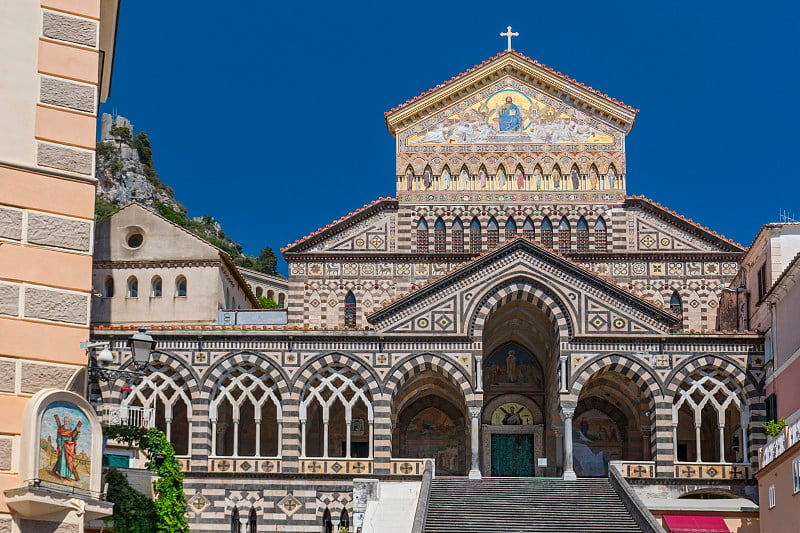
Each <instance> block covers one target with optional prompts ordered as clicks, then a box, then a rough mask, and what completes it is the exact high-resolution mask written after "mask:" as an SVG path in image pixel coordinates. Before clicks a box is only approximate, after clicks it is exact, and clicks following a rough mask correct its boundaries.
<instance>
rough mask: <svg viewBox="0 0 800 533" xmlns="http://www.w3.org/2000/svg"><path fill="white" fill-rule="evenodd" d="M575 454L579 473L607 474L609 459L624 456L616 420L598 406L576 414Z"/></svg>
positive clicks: (574, 431)
mask: <svg viewBox="0 0 800 533" xmlns="http://www.w3.org/2000/svg"><path fill="white" fill-rule="evenodd" d="M572 428H573V457H574V465H575V473H576V474H578V475H579V476H585V477H590V476H601V477H605V476H607V475H608V463H609V462H610V461H618V460H621V459H622V432H621V431H620V428H619V426H618V425H617V423H616V422H614V420H612V419H611V417H609V416H608V415H607V414H605V413H603V412H602V411H599V410H597V409H590V410H589V411H586V412H585V413H582V414H581V415H579V416H578V417H576V418H575V420H574V422H573V425H572Z"/></svg>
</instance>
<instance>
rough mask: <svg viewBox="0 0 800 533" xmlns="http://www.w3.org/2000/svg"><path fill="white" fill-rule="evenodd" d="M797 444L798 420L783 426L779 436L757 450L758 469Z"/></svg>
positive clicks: (798, 436) (798, 439)
mask: <svg viewBox="0 0 800 533" xmlns="http://www.w3.org/2000/svg"><path fill="white" fill-rule="evenodd" d="M798 442H800V420H798V421H796V422H795V423H793V424H789V425H787V426H784V428H783V431H781V432H780V434H778V435H776V436H775V437H773V438H771V439H770V440H769V442H767V444H766V445H764V446H762V447H761V448H760V449H759V450H758V467H759V468H764V467H765V466H767V465H768V464H770V463H771V462H772V461H774V460H775V459H777V458H778V457H779V456H780V455H781V454H782V453H783V452H785V451H786V450H788V449H789V448H791V447H792V446H794V445H795V444H797V443H798Z"/></svg>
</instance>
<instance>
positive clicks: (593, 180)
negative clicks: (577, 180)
mask: <svg viewBox="0 0 800 533" xmlns="http://www.w3.org/2000/svg"><path fill="white" fill-rule="evenodd" d="M599 183H600V180H599V179H598V178H597V169H596V168H595V167H594V166H592V168H590V169H589V188H590V189H591V190H593V191H594V190H597V186H598V185H599Z"/></svg>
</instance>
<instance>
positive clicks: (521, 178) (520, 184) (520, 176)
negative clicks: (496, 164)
mask: <svg viewBox="0 0 800 533" xmlns="http://www.w3.org/2000/svg"><path fill="white" fill-rule="evenodd" d="M516 177H517V189H524V188H525V173H524V172H522V169H521V168H518V169H517V176H516Z"/></svg>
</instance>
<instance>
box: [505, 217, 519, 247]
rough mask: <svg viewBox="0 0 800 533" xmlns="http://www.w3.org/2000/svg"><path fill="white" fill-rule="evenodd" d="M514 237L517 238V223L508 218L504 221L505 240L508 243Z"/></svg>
mask: <svg viewBox="0 0 800 533" xmlns="http://www.w3.org/2000/svg"><path fill="white" fill-rule="evenodd" d="M516 236H517V223H516V222H514V219H513V218H511V217H508V220H507V221H506V240H507V241H510V240H511V239H513V238H514V237H516Z"/></svg>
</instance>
